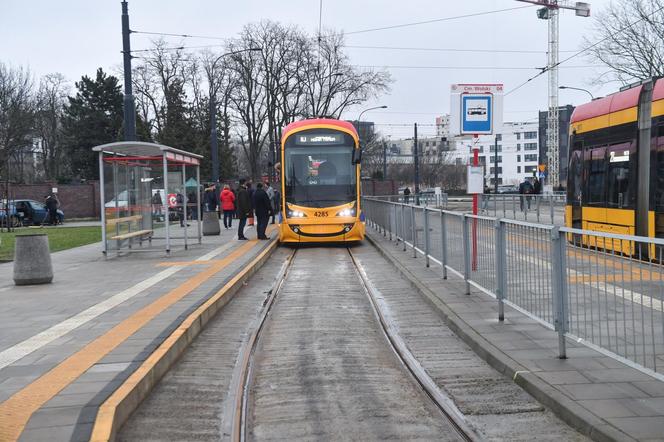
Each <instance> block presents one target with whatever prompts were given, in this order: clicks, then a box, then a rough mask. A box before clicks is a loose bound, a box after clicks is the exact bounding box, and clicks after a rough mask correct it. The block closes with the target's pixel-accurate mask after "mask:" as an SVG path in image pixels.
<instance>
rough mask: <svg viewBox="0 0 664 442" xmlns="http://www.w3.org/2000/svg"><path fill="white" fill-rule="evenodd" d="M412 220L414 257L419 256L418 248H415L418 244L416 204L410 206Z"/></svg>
mask: <svg viewBox="0 0 664 442" xmlns="http://www.w3.org/2000/svg"><path fill="white" fill-rule="evenodd" d="M410 221H411V224H412V227H413V258H417V250H415V247H416V244H417V225H416V224H415V206H414V205H413V206H410Z"/></svg>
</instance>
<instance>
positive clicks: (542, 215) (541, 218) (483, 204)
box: [479, 193, 566, 225]
mask: <svg viewBox="0 0 664 442" xmlns="http://www.w3.org/2000/svg"><path fill="white" fill-rule="evenodd" d="M565 203H566V196H565V195H564V194H553V193H550V194H544V195H518V194H502V195H501V194H484V195H480V203H479V209H480V213H482V214H484V215H488V216H494V217H500V218H512V219H521V220H523V221H535V222H538V223H540V222H543V223H549V224H553V225H563V224H564V221H565V219H564V217H565Z"/></svg>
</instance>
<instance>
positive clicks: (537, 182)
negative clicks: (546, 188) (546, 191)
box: [533, 178, 542, 195]
mask: <svg viewBox="0 0 664 442" xmlns="http://www.w3.org/2000/svg"><path fill="white" fill-rule="evenodd" d="M533 188H534V191H535V195H541V194H542V182H541V181H540V180H539V179H538V178H535V184H533Z"/></svg>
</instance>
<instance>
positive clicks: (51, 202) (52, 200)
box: [45, 192, 60, 226]
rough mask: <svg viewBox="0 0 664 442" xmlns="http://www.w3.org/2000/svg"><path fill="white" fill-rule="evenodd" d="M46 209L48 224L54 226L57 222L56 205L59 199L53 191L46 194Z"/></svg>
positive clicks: (58, 203)
mask: <svg viewBox="0 0 664 442" xmlns="http://www.w3.org/2000/svg"><path fill="white" fill-rule="evenodd" d="M45 203H46V210H48V224H49V225H51V226H55V225H57V224H58V206H59V205H60V201H58V197H57V196H56V195H55V193H52V192H51V193H50V194H48V195H46V201H45Z"/></svg>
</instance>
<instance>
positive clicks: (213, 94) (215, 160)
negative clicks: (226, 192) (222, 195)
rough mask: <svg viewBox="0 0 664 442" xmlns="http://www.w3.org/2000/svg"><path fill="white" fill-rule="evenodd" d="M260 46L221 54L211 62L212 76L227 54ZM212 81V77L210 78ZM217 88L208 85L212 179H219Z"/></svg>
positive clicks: (253, 49)
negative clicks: (218, 63)
mask: <svg viewBox="0 0 664 442" xmlns="http://www.w3.org/2000/svg"><path fill="white" fill-rule="evenodd" d="M261 50H262V48H260V47H256V48H247V49H241V50H239V51H232V52H227V53H225V54H221V55H220V56H219V57H217V58H216V59H215V60H214V61H213V62H212V70H211V71H212V75H213V76H214V68H215V66H216V64H217V62H218V61H219V60H221V59H222V58H224V57H228V56H229V55H235V54H240V53H242V52H250V51H261ZM211 81H213V82H214V78H212V79H211ZM216 98H217V90H216V87H215V86H214V85H210V159H211V161H212V181H213V182H215V183H216V182H217V180H219V144H218V137H217V103H216V101H217V100H216Z"/></svg>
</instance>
